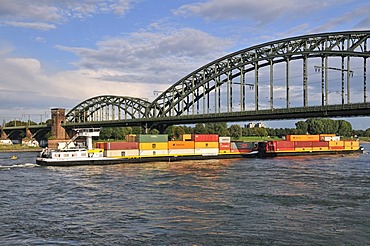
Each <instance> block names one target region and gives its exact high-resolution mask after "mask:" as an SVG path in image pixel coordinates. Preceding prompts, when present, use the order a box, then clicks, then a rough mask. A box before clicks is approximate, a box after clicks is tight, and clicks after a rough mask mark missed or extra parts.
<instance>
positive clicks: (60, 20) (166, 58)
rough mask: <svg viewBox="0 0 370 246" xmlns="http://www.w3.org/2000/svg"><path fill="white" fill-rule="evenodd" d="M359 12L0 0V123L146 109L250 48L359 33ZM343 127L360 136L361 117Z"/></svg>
mask: <svg viewBox="0 0 370 246" xmlns="http://www.w3.org/2000/svg"><path fill="white" fill-rule="evenodd" d="M369 10H370V2H369V1H367V0H311V1H301V0H280V1H276V0H259V1H254V0H227V1H225V0H203V1H200V0H198V1H197V0H185V1H169V0H79V1H75V0H37V1H29V0H1V2H0V72H1V76H0V120H1V121H2V118H4V117H18V118H21V117H22V115H26V114H35V115H34V116H32V117H33V118H34V120H35V121H38V120H39V119H40V116H37V114H47V116H49V115H50V113H49V112H50V108H53V107H64V108H66V109H67V110H68V109H71V108H73V107H74V106H76V105H77V104H78V103H80V102H82V101H84V100H85V99H88V98H90V97H93V96H97V95H105V94H110V95H111V94H113V95H122V96H134V97H141V98H148V99H149V100H153V99H154V98H155V96H154V94H153V91H155V90H158V91H164V90H165V89H167V88H168V87H169V86H170V85H172V84H173V83H175V82H176V81H178V80H179V79H181V78H182V77H184V76H186V75H187V74H189V73H190V72H192V71H194V70H196V69H197V68H199V67H200V66H202V65H205V64H207V63H209V62H211V61H213V60H215V59H217V58H219V57H221V56H224V55H226V54H229V53H232V52H235V51H238V50H241V49H244V48H247V47H250V46H252V45H255V44H260V43H264V42H268V41H273V40H278V39H282V38H288V37H293V36H298V35H303V34H312V33H321V32H334V31H345V30H369V29H370V14H369ZM47 116H44V118H45V117H47ZM27 117H28V116H23V120H26V118H27ZM6 120H7V121H9V120H10V119H8V118H7V119H6ZM350 121H351V123H352V125H353V127H354V128H355V129H360V128H364V129H366V128H368V127H370V119H368V118H353V119H350ZM294 122H295V121H289V122H288V121H286V122H285V121H278V122H265V124H266V125H268V126H271V127H284V126H287V127H294ZM0 124H2V122H0Z"/></svg>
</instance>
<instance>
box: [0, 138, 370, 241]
mask: <svg viewBox="0 0 370 246" xmlns="http://www.w3.org/2000/svg"><path fill="white" fill-rule="evenodd" d="M364 147H365V149H368V150H369V149H370V144H364ZM13 154H14V153H0V245H369V243H370V154H362V155H348V156H309V157H282V158H272V159H257V158H253V159H242V160H212V161H189V162H179V163H175V162H173V163H164V162H163V163H149V164H122V165H112V166H90V167H88V166H75V167H40V166H37V165H36V164H35V157H36V154H37V153H32V152H26V153H15V154H16V155H17V156H18V159H17V160H11V159H10V157H11V155H13Z"/></svg>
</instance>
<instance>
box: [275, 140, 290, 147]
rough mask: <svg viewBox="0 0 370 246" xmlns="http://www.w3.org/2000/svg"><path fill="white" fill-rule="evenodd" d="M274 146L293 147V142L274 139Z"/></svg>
mask: <svg viewBox="0 0 370 246" xmlns="http://www.w3.org/2000/svg"><path fill="white" fill-rule="evenodd" d="M276 148H294V142H291V141H276Z"/></svg>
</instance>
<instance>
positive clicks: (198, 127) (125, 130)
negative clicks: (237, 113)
mask: <svg viewBox="0 0 370 246" xmlns="http://www.w3.org/2000/svg"><path fill="white" fill-rule="evenodd" d="M39 124H51V120H47V121H46V122H42V123H39ZM27 125H37V123H36V122H32V121H31V122H28V121H10V122H8V123H6V124H5V126H6V127H11V126H27ZM143 133H144V131H143V129H142V128H141V127H106V128H103V129H102V131H101V133H100V139H102V140H107V139H114V140H119V139H124V138H125V136H126V135H128V134H143ZM150 133H151V134H158V133H159V131H157V130H156V129H153V130H151V131H150ZM193 133H195V134H218V135H220V136H230V137H233V138H234V139H238V138H240V137H249V136H254V137H267V136H271V137H282V136H285V135H287V134H336V135H338V136H343V137H351V136H358V137H370V128H367V129H366V130H353V129H352V125H351V123H350V122H348V121H345V120H333V119H326V118H313V119H308V120H306V121H298V122H296V123H295V128H248V127H247V126H246V125H244V126H241V125H239V124H232V125H229V126H228V124H227V123H205V124H202V123H198V124H195V125H194V126H185V125H184V126H178V125H176V126H169V127H168V128H167V129H166V130H165V132H164V134H168V135H169V136H171V137H172V138H174V139H176V138H179V137H180V136H181V135H182V134H193Z"/></svg>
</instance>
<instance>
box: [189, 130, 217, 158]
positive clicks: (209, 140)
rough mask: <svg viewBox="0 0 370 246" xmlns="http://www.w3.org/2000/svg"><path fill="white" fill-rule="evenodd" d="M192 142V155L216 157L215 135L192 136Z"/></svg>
mask: <svg viewBox="0 0 370 246" xmlns="http://www.w3.org/2000/svg"><path fill="white" fill-rule="evenodd" d="M192 140H193V141H194V154H197V155H199V154H201V155H218V135H217V134H192Z"/></svg>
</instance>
